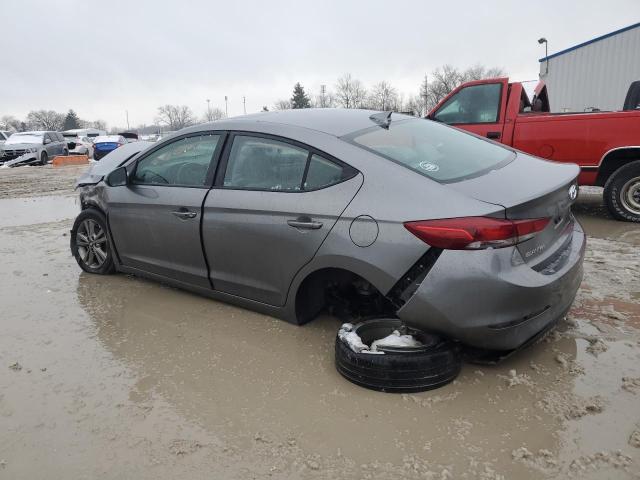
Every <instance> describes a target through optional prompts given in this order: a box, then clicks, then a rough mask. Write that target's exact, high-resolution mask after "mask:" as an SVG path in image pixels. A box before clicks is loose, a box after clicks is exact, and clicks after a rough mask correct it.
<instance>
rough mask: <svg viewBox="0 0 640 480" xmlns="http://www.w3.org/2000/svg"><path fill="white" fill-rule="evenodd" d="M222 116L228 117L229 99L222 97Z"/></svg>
mask: <svg viewBox="0 0 640 480" xmlns="http://www.w3.org/2000/svg"><path fill="white" fill-rule="evenodd" d="M224 116H225V117H228V116H229V97H227V96H226V95H225V96H224Z"/></svg>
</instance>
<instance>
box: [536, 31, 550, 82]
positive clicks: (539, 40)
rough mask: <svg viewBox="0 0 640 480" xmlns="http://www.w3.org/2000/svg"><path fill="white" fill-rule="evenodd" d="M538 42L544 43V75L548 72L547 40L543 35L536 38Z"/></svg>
mask: <svg viewBox="0 0 640 480" xmlns="http://www.w3.org/2000/svg"><path fill="white" fill-rule="evenodd" d="M538 43H539V44H540V45H542V44H543V43H544V61H545V64H546V65H545V72H544V74H545V75H548V74H549V48H548V47H549V42H547V39H546V38H544V37H541V38H539V39H538Z"/></svg>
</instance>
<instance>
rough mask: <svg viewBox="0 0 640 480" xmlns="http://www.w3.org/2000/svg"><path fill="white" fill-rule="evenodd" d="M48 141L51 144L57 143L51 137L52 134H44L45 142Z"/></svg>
mask: <svg viewBox="0 0 640 480" xmlns="http://www.w3.org/2000/svg"><path fill="white" fill-rule="evenodd" d="M47 140H49V141H51V142H55V141H56V140H55V138H54V137H53V136H52V135H51V132H47V133H45V134H44V141H45V142H46V141H47Z"/></svg>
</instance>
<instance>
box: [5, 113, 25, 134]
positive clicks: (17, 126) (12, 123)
mask: <svg viewBox="0 0 640 480" xmlns="http://www.w3.org/2000/svg"><path fill="white" fill-rule="evenodd" d="M22 124H23V122H21V121H20V120H18V119H17V118H16V117H14V116H13V115H3V116H2V118H0V128H2V130H15V131H16V132H19V131H20V130H21V129H22V128H21V127H22Z"/></svg>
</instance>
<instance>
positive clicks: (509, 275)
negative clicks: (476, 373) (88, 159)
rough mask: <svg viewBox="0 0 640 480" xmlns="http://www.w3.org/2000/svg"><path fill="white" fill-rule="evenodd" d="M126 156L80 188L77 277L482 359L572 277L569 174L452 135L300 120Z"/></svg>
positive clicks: (564, 290)
mask: <svg viewBox="0 0 640 480" xmlns="http://www.w3.org/2000/svg"><path fill="white" fill-rule="evenodd" d="M131 146H132V147H131V148H132V149H131V150H128V151H127V152H118V150H120V149H118V150H116V151H114V152H113V153H112V154H110V155H109V156H107V157H106V159H109V157H110V156H111V155H119V156H118V157H114V158H115V161H113V162H112V161H111V160H110V163H111V164H113V165H114V166H117V165H118V164H121V166H119V167H117V168H115V169H114V170H113V171H111V173H109V174H108V175H101V174H100V175H98V174H93V175H88V176H87V177H86V179H84V180H82V181H81V182H80V183H81V185H82V186H81V192H80V198H81V205H82V212H81V213H80V215H79V216H78V218H77V219H76V222H75V224H74V226H73V230H72V232H71V233H72V235H71V250H72V252H73V254H74V256H75V258H76V260H77V262H78V264H79V265H80V267H81V268H82V269H83V270H85V271H87V272H91V273H102V274H104V273H111V272H114V271H120V272H127V273H132V274H136V275H141V276H145V277H149V278H152V279H156V280H159V281H162V282H165V283H168V284H171V285H174V286H178V287H182V288H186V289H189V290H192V291H195V292H198V293H201V294H203V295H207V296H209V297H212V298H215V299H219V300H223V301H227V302H231V303H234V304H238V305H241V306H244V307H247V308H251V309H254V310H258V311H260V312H263V313H266V314H269V315H273V316H276V317H279V318H282V319H284V320H286V321H289V322H292V323H296V324H303V323H305V322H308V321H310V320H312V319H313V318H314V317H316V316H317V315H318V314H319V313H320V312H321V311H323V310H328V311H330V312H334V313H341V312H342V313H344V312H347V313H349V314H350V315H353V316H356V317H357V316H370V315H387V316H389V315H390V316H396V317H398V318H399V319H401V320H402V321H404V322H405V323H406V324H408V325H411V326H415V327H418V328H422V329H425V330H429V331H435V332H440V333H441V334H444V335H446V336H449V337H452V338H456V339H459V340H461V341H462V342H464V343H466V344H468V345H471V346H475V347H480V348H487V349H494V350H509V349H513V348H516V347H518V346H520V345H522V344H523V343H525V342H527V341H528V340H529V339H531V338H534V337H535V336H536V335H538V334H539V333H540V332H542V331H544V330H546V329H547V328H548V327H549V326H551V325H553V324H554V323H555V321H556V320H557V319H559V318H561V317H562V316H563V315H564V314H565V313H566V311H567V310H568V309H569V307H570V305H571V303H572V302H573V299H574V297H575V294H576V291H577V289H578V287H579V285H580V282H581V278H582V261H583V257H584V249H585V235H584V233H583V230H582V228H581V227H580V225H579V224H578V222H577V221H576V220H575V218H574V217H573V215H572V214H571V204H572V203H573V201H574V200H575V198H576V195H577V185H576V177H577V175H578V172H579V170H578V167H577V166H575V165H572V164H567V165H559V164H556V163H550V162H547V161H544V160H540V159H538V158H534V157H531V156H529V155H526V154H524V153H522V152H518V151H515V150H512V149H509V148H506V147H504V146H501V145H498V144H496V143H493V142H491V141H488V140H486V139H482V138H480V137H477V136H475V135H472V134H469V133H465V132H462V131H460V130H457V129H455V128H453V127H449V126H446V125H442V124H439V123H436V122H432V121H429V120H423V119H416V118H412V117H408V116H404V115H400V114H395V113H394V114H391V113H385V112H373V111H365V110H333V109H319V110H312V109H308V110H293V111H282V112H270V113H261V114H257V115H249V116H245V117H239V118H235V119H226V120H222V121H217V122H213V123H208V124H204V125H198V126H195V127H190V128H187V129H184V130H181V131H180V132H177V133H176V134H174V135H172V136H171V137H168V138H165V139H163V140H162V141H160V142H158V143H156V144H153V145H151V146H146V148H144V149H143V146H140V147H136V146H135V144H131ZM139 150H141V151H139ZM138 151H139V153H138Z"/></svg>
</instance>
